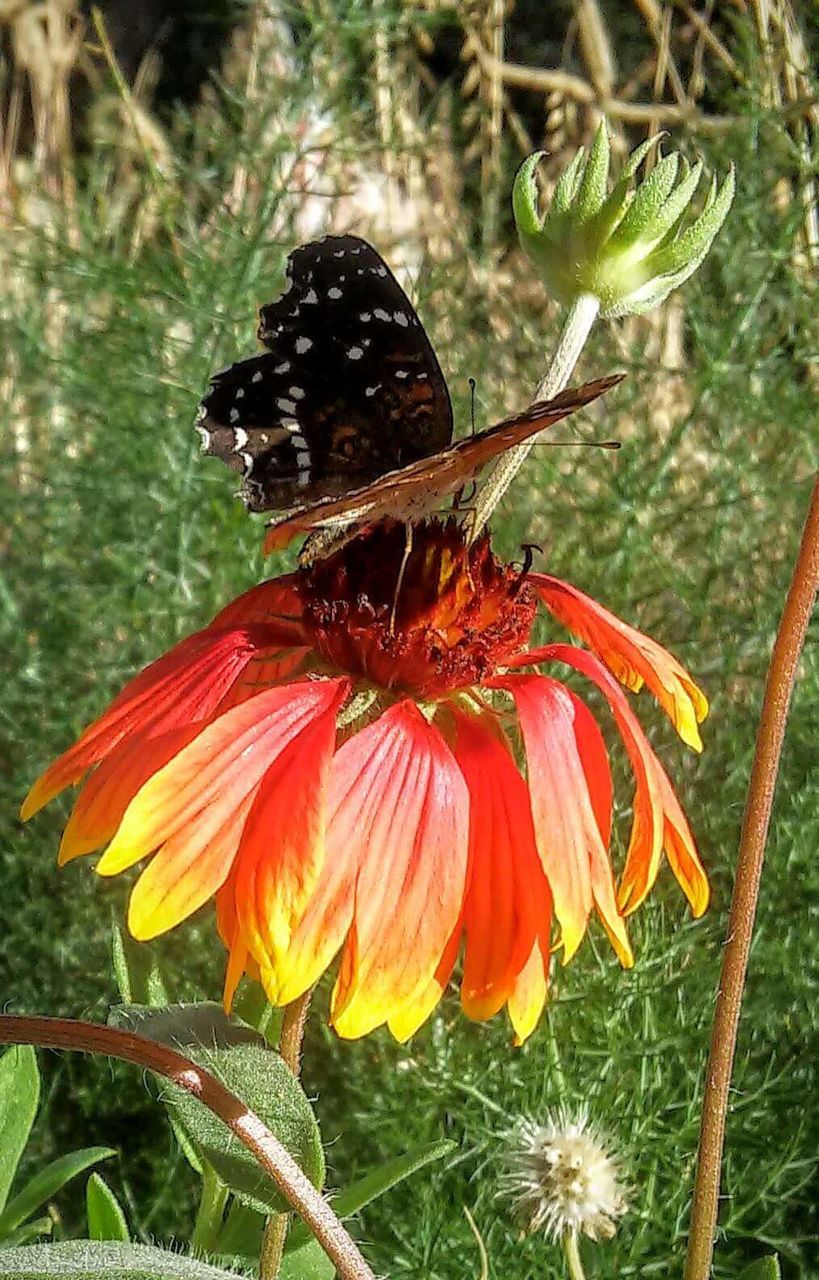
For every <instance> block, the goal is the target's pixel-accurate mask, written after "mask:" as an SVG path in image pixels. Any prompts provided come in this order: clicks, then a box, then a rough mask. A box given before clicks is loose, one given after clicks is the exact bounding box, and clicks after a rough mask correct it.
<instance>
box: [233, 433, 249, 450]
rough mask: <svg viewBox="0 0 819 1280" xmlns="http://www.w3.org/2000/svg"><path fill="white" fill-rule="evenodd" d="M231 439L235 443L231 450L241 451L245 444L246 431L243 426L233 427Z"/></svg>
mask: <svg viewBox="0 0 819 1280" xmlns="http://www.w3.org/2000/svg"><path fill="white" fill-rule="evenodd" d="M233 439H234V441H235V444H234V446H233V452H234V453H241V452H242V450H243V449H244V447H245V445H246V444H247V432H246V431H245V429H244V427H234V429H233Z"/></svg>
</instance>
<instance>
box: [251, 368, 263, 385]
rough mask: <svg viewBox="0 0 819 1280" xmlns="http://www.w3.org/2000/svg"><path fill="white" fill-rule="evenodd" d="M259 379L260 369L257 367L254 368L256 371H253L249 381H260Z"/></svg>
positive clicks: (260, 377) (260, 378)
mask: <svg viewBox="0 0 819 1280" xmlns="http://www.w3.org/2000/svg"><path fill="white" fill-rule="evenodd" d="M261 380H262V371H261V369H257V370H256V372H255V373H254V375H253V377H252V378H251V379H250V381H251V382H261Z"/></svg>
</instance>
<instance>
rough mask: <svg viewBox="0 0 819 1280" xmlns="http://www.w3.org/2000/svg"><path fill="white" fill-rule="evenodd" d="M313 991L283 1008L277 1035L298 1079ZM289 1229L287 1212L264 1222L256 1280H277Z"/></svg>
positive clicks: (286, 1061) (275, 1215) (282, 1054)
mask: <svg viewBox="0 0 819 1280" xmlns="http://www.w3.org/2000/svg"><path fill="white" fill-rule="evenodd" d="M312 994H313V992H312V988H311V989H309V990H307V991H305V993H304V995H302V996H299V998H298V1000H294V1001H293V1002H292V1004H289V1005H287V1006H286V1007H285V1010H284V1017H283V1019H282V1029H281V1033H280V1035H279V1053H280V1054H281V1056H282V1060H283V1061H284V1063H285V1065H286V1066H288V1067H289V1068H290V1070H291V1071H292V1072H293V1075H294V1076H295V1077H296V1079H298V1077H299V1072H300V1071H301V1046H302V1041H303V1040H304V1028H305V1025H306V1023H307V1011H308V1009H309V1008H310V997H311V995H312ZM289 1226H290V1214H289V1213H274V1214H271V1216H270V1217H269V1218H268V1219H267V1224H266V1225H265V1229H264V1237H263V1239H262V1251H261V1253H260V1255H259V1280H276V1277H277V1276H278V1274H279V1271H280V1270H281V1265H282V1258H283V1257H284V1245H285V1241H286V1240H287V1231H288V1228H289Z"/></svg>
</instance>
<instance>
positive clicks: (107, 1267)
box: [0, 1240, 235, 1280]
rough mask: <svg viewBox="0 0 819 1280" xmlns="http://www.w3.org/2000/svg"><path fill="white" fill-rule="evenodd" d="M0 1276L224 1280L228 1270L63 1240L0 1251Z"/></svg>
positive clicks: (21, 1279)
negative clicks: (58, 1242)
mask: <svg viewBox="0 0 819 1280" xmlns="http://www.w3.org/2000/svg"><path fill="white" fill-rule="evenodd" d="M0 1276H8V1277H9V1280H53V1278H54V1277H55V1276H60V1277H64V1280H226V1277H230V1276H233V1277H234V1280H235V1273H234V1272H231V1271H222V1270H220V1269H219V1268H218V1267H209V1266H207V1264H206V1263H204V1262H197V1261H196V1259H195V1258H185V1257H183V1256H182V1254H179V1253H171V1252H170V1251H169V1250H167V1249H154V1248H151V1247H150V1246H149V1245H145V1244H120V1243H118V1242H114V1241H110V1240H105V1241H99V1240H67V1241H64V1242H62V1243H60V1244H35V1245H29V1246H28V1247H27V1248H24V1249H6V1250H3V1251H2V1252H0Z"/></svg>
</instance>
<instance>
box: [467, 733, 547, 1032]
mask: <svg viewBox="0 0 819 1280" xmlns="http://www.w3.org/2000/svg"><path fill="white" fill-rule="evenodd" d="M454 719H455V724H456V728H457V737H456V740H455V744H454V746H453V752H454V755H455V759H456V760H457V761H458V765H459V766H460V769H461V772H462V773H463V775H464V778H465V779H466V783H467V786H468V788H469V801H470V813H469V848H470V870H469V887H468V889H467V894H466V900H465V903H464V927H465V931H466V952H465V956H464V973H463V979H462V981H461V1002H462V1004H463V1009H464V1013H465V1014H466V1015H467V1017H469V1018H475V1019H478V1020H480V1019H483V1018H490V1017H492V1015H493V1014H495V1013H497V1011H498V1010H499V1009H501V1008H502V1007H503V1005H504V1004H506V1002H507V1000H508V999H509V997H510V995H511V993H512V991H513V990H514V988H515V984H516V982H517V980H518V977H519V975H520V973H521V971H522V969H523V967H524V965H525V964H526V962H527V960H528V957H529V955H530V953H531V951H532V947H533V945H534V942H535V939H536V938H537V937H539V936H540V934H541V932H542V930H543V928H544V926H545V928H546V933H547V950H548V928H549V923H550V921H551V914H552V913H551V894H550V893H549V886H548V884H547V882H546V877H545V875H544V874H543V867H542V865H541V862H540V858H539V856H538V851H537V847H536V844H535V833H534V829H533V826H532V814H531V810H530V807H529V791H528V789H527V786H526V783H525V782H524V780H523V777H522V776H521V773H520V770H519V769H518V768H517V766H516V765H515V762H514V760H513V759H512V756H511V753H510V751H509V749H508V746H507V745H506V744H505V741H503V740H502V739H501V737H500V736H499V734H498V731H497V730H495V729H494V726H493V722H492V721H491V720H490V719H489V718H488V717H481V718H479V717H477V716H473V715H465V714H461V713H459V712H456V713H455V715H454Z"/></svg>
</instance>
